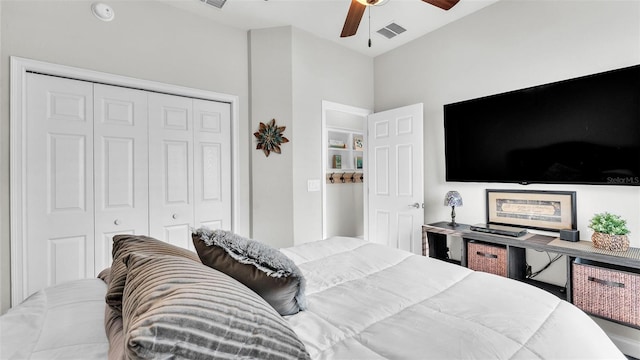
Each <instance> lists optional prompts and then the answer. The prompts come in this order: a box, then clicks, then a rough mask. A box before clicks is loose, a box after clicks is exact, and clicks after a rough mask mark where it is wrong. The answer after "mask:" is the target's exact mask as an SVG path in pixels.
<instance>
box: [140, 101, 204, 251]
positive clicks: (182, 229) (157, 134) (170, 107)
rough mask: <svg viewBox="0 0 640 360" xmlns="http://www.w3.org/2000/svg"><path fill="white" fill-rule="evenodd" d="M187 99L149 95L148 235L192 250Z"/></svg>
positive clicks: (190, 133) (189, 104) (190, 136)
mask: <svg viewBox="0 0 640 360" xmlns="http://www.w3.org/2000/svg"><path fill="white" fill-rule="evenodd" d="M192 103H193V101H192V100H191V99H190V98H184V97H179V96H171V95H164V94H156V93H150V94H149V219H150V220H149V222H150V224H149V225H150V227H149V231H150V235H151V236H152V237H155V238H158V239H161V240H164V241H167V242H169V243H171V244H174V245H177V246H181V247H185V248H189V249H192V250H193V244H192V243H191V232H190V227H192V226H193V225H194V222H193V206H194V205H193V118H192V116H193V115H192V114H193V111H192V107H193V105H192Z"/></svg>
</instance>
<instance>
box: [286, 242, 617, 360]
mask: <svg viewBox="0 0 640 360" xmlns="http://www.w3.org/2000/svg"><path fill="white" fill-rule="evenodd" d="M282 251H283V252H284V253H285V254H287V256H289V257H291V258H292V259H293V260H294V261H295V262H296V263H297V264H298V266H299V267H300V268H301V270H302V271H303V273H304V274H305V277H306V280H307V298H308V301H309V309H308V310H307V311H303V312H300V313H298V314H296V315H293V316H289V317H288V320H289V322H290V324H291V325H292V326H293V328H294V330H295V331H296V333H297V334H298V336H299V337H300V339H301V340H302V341H303V342H304V343H305V345H306V347H307V350H308V351H309V353H310V354H311V357H312V358H314V359H382V358H391V359H426V358H431V359H532V358H533V359H616V358H619V359H624V355H623V354H622V353H621V352H620V351H619V350H618V349H617V348H616V346H615V345H614V344H613V343H612V342H611V340H610V339H609V338H608V337H607V335H606V334H605V333H604V331H603V330H602V329H600V327H598V325H597V324H596V323H595V322H594V321H593V320H592V319H591V318H590V317H589V316H587V315H586V314H585V313H583V312H582V311H581V310H579V309H578V308H576V307H575V306H573V305H572V304H570V303H568V302H566V301H563V300H560V299H559V298H557V297H555V296H553V295H551V294H549V293H547V292H545V291H543V290H540V289H537V288H535V287H532V286H530V285H527V284H524V283H521V282H518V281H515V280H511V279H506V278H502V277H499V276H495V275H491V274H486V273H482V272H474V271H471V270H469V269H467V268H463V267H460V266H457V265H453V264H449V263H446V262H442V261H439V260H435V259H431V258H427V257H423V256H418V255H413V254H410V253H408V252H404V251H399V250H395V249H391V248H388V247H385V246H381V245H376V244H371V243H368V242H365V241H362V240H360V239H355V238H342V237H337V238H331V239H329V240H324V241H319V242H313V243H308V244H304V245H301V246H297V247H294V248H287V249H283V250H282Z"/></svg>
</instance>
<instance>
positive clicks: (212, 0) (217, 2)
mask: <svg viewBox="0 0 640 360" xmlns="http://www.w3.org/2000/svg"><path fill="white" fill-rule="evenodd" d="M200 1H202V2H203V3H205V4H207V5H211V6H215V7H217V8H218V9H222V7H223V6H224V3H226V2H227V0H200Z"/></svg>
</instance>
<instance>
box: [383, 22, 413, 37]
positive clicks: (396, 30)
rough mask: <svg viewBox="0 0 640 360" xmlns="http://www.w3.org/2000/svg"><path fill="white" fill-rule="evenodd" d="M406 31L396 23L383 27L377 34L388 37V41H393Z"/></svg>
mask: <svg viewBox="0 0 640 360" xmlns="http://www.w3.org/2000/svg"><path fill="white" fill-rule="evenodd" d="M405 31H407V29H405V28H403V27H402V26H400V25H398V24H396V23H391V24H389V25H387V26H385V27H383V28H382V29H380V30H378V31H377V33H378V34H380V35H382V36H384V37H386V38H387V39H391V38H393V37H395V36H396V35H400V34H402V33H403V32H405Z"/></svg>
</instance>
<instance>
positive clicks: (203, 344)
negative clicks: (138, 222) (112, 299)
mask: <svg viewBox="0 0 640 360" xmlns="http://www.w3.org/2000/svg"><path fill="white" fill-rule="evenodd" d="M125 262H126V265H127V268H128V273H127V281H126V285H125V289H124V295H123V313H122V314H123V322H124V333H125V344H126V345H125V346H126V349H125V352H126V355H127V357H128V358H136V359H138V358H140V359H148V358H169V357H171V358H185V359H212V358H215V359H227V358H254V359H308V358H309V354H308V353H307V351H306V349H305V347H304V344H303V343H302V342H301V341H300V340H299V339H298V337H297V335H296V333H295V332H294V331H293V330H292V329H291V328H290V327H289V324H288V323H287V321H286V320H285V319H284V318H282V317H281V316H280V315H279V314H278V313H277V312H276V311H275V310H274V309H273V308H272V307H271V306H270V305H269V304H268V303H267V302H266V301H265V300H264V299H262V298H261V297H260V296H258V295H257V294H256V293H254V292H253V291H251V290H250V289H249V288H247V287H246V286H244V285H242V284H241V283H239V282H238V281H236V280H234V279H232V278H231V277H229V276H227V275H225V274H223V273H221V272H219V271H217V270H215V269H211V268H209V267H207V266H205V265H203V264H201V263H196V262H194V261H191V260H188V259H185V258H181V257H175V256H149V255H144V254H139V253H132V254H130V255H129V256H128V257H127V258H126V259H125Z"/></svg>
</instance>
